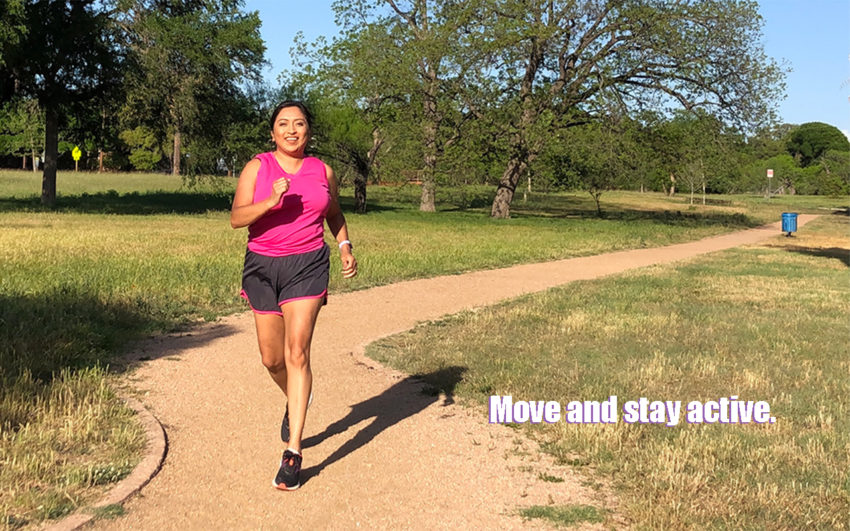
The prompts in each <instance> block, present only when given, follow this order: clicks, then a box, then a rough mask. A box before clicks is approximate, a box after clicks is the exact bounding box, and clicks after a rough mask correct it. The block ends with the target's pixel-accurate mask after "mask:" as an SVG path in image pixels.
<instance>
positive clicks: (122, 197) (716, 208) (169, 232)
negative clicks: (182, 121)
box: [0, 171, 847, 527]
mask: <svg viewBox="0 0 850 531" xmlns="http://www.w3.org/2000/svg"><path fill="white" fill-rule="evenodd" d="M40 179H41V177H40V175H38V174H33V173H31V172H16V171H7V172H3V171H0V227H2V228H3V230H2V231H0V323H2V327H1V328H0V380H2V382H3V383H4V385H3V386H2V388H0V430H2V432H1V433H0V521H2V522H5V524H6V525H7V526H11V527H18V526H20V525H24V524H27V523H28V522H29V523H32V522H37V521H39V520H40V519H43V518H46V517H55V516H59V515H61V514H64V513H67V512H69V511H71V510H73V509H74V508H75V507H77V506H80V505H85V503H86V501H87V500H89V499H91V498H92V497H93V496H95V495H96V493H97V489H100V488H102V485H103V483H104V482H105V481H106V480H104V479H103V478H108V479H109V480H114V479H118V478H120V477H121V476H122V475H123V474H124V473H126V471H128V470H130V469H131V468H132V465H133V462H132V457H130V456H129V454H122V453H116V454H115V455H114V456H113V457H109V458H108V460H107V462H100V461H98V462H97V463H95V462H93V461H91V459H90V458H87V457H85V456H87V455H88V456H91V455H94V454H92V452H93V448H94V447H93V446H92V444H94V443H92V442H91V441H90V440H88V439H86V438H85V437H83V438H82V439H81V440H80V441H79V444H77V443H76V442H75V443H71V442H69V441H66V440H65V439H62V438H61V437H60V436H59V435H57V430H61V429H62V428H61V427H62V426H73V425H76V424H77V423H87V422H91V423H92V424H93V425H97V426H101V428H100V430H101V432H100V436H101V439H99V440H98V443H97V444H102V445H103V446H104V447H110V446H111V447H115V446H117V445H119V444H120V445H123V446H126V447H127V448H130V449H132V448H135V447H136V446H134V444H138V438H139V437H140V434H139V433H137V432H134V431H133V428H132V426H133V424H132V420H131V414H130V412H129V411H127V410H125V409H122V408H121V407H120V406H119V405H117V404H118V402H117V401H116V399H115V398H114V396H113V395H111V394H109V393H111V391H110V390H109V389H110V385H111V384H109V379H110V378H112V377H111V376H110V375H109V373H108V372H107V371H105V370H104V369H103V368H104V367H105V366H106V365H107V364H109V363H110V362H113V361H114V359H115V357H116V355H117V354H120V353H121V352H122V351H123V349H125V348H126V346H127V345H128V344H129V342H131V341H132V340H134V339H137V338H140V337H143V336H145V335H147V334H155V333H162V332H164V331H168V330H174V329H176V328H179V327H183V326H187V325H190V324H191V323H193V322H194V321H196V320H197V319H213V318H215V317H216V316H220V315H223V314H227V313H231V312H234V311H243V310H245V309H246V306H245V304H244V302H243V301H242V300H241V299H240V298H239V297H238V291H239V283H240V275H241V265H242V259H243V256H244V247H245V239H246V231H245V230H244V229H242V230H238V231H234V230H232V229H231V228H230V227H229V223H228V216H229V207H230V201H231V195H232V190H233V186H234V184H235V180H233V179H218V180H216V181H214V182H205V183H202V184H201V185H200V186H197V187H195V188H187V187H186V186H184V185H183V182H182V181H181V180H180V179H179V178H173V177H170V176H164V175H143V174H103V175H98V174H93V173H79V174H76V173H73V172H61V173H60V174H59V177H58V191H59V197H58V200H57V208H56V209H55V210H48V209H45V208H43V207H41V206H40V204H39V199H38V196H39V192H40ZM418 193H419V192H418V189H417V188H415V187H411V186H404V187H371V188H370V190H369V194H370V195H369V197H370V202H369V204H370V212H369V213H368V214H366V215H353V214H348V216H347V217H348V221H349V227H350V230H351V236H352V240H353V241H354V242H355V246H356V249H355V251H356V254H357V258H358V261H359V263H360V274H359V276H358V277H357V278H356V279H354V280H353V281H343V280H342V279H341V276H340V274H339V264H338V263H337V262H335V261H332V270H331V278H332V280H331V286H330V290H331V294H333V293H339V292H342V291H347V290H352V289H362V288H366V287H371V286H376V285H380V284H386V283H390V282H395V281H398V280H404V279H411V278H419V277H427V276H433V275H438V274H453V273H460V272H463V271H469V270H474V269H483V268H494V267H502V266H507V265H512V264H517V263H522V262H533V261H543V260H550V259H556V258H565V257H571V256H580V255H589V254H596V253H600V252H605V251H610V250H616V249H627V248H635V247H648V246H657V245H665V244H669V243H676V242H681V241H686V240H693V239H697V238H701V237H705V236H709V235H713V234H718V233H721V232H728V231H731V230H738V229H742V228H748V227H752V226H755V225H758V224H761V223H763V222H766V221H773V220H776V219H778V214H779V213H780V212H782V211H783V210H788V209H796V210H797V211H800V212H804V211H812V212H822V211H823V210H821V209H828V208H837V207H841V206H846V204H847V200H846V198H840V199H835V198H802V197H800V198H781V200H780V199H777V200H775V201H773V202H770V203H767V202H763V201H759V200H758V198H748V197H741V198H737V197H733V198H713V201H712V203H713V204H711V205H708V206H706V207H703V206H701V205H700V206H697V207H688V205H687V204H686V203H687V201H686V200H685V199H684V198H678V197H677V198H672V199H671V198H666V197H664V196H662V195H658V194H637V193H619V192H618V193H610V194H605V195H604V196H603V208H604V209H605V212H606V215H605V217H604V218H603V219H598V218H597V217H596V214H595V206H594V204H593V202H592V201H591V200H590V198H589V196H586V194H585V195H582V194H532V195H531V196H530V197H529V200H528V202H527V203H523V202H522V200H521V198H520V197H518V198H517V200H516V201H515V203H514V210H513V211H514V215H513V218H512V219H509V220H491V219H489V218H488V217H487V212H488V211H489V201H490V198H491V197H492V193H493V190H492V189H489V188H483V187H477V188H476V187H468V188H462V189H461V188H444V189H440V190H439V193H438V201H439V212H438V213H436V214H433V213H432V214H426V213H420V212H418V210H417V208H416V207H417V198H418ZM342 195H343V196H342V198H341V202H342V204H343V208H344V209H348V210H350V207H351V205H352V204H353V201H352V198H351V190H350V189H344V190H343V193H342ZM66 368H70V369H73V371H72V372H65V373H63V372H62V371H63V369H66ZM79 371H83V372H79ZM78 374H85V378H82V379H81V380H79V382H78V381H77V380H75V378H78ZM68 382H77V383H73V385H76V386H82V388H81V389H80V390H79V392H75V393H67V392H64V391H62V389H64V388H66V387H67V386H68V385H72V384H71V383H68ZM63 386H65V387H63ZM104 393H106V394H104ZM39 397H40V398H39ZM87 397H101V398H99V399H98V400H99V402H98V403H99V404H102V408H101V409H92V408H89V409H86V407H87V406H86V404H88V403H89V402H90V401H91V400H93V399H92V398H87ZM84 410H85V411H88V413H86V414H88V415H90V417H91V418H89V417H85V416H84V415H83V414H82V413H80V412H81V411H84ZM110 434H113V435H110ZM35 440H38V441H41V443H39V444H42V443H43V447H42V449H40V450H36V446H33V445H35V444H36V443H34V442H33V441H35ZM132 441H136V442H135V443H134V442H132ZM132 453H133V452H132V451H131V452H130V454H132ZM22 455H27V456H30V457H28V458H27V459H20V458H18V457H16V456H22ZM98 455H103V456H106V455H108V453H106V452H101V451H100V450H98ZM105 459H106V457H105ZM27 460H29V461H31V462H29V463H27V462H25V461H27ZM80 466H83V467H86V466H88V467H94V468H90V469H86V470H91V472H90V473H88V472H87V473H78V472H71V471H68V470H76V469H75V468H74V467H78V468H79V467H80ZM68 467H70V468H68ZM48 469H50V470H55V471H56V472H55V473H52V474H42V472H43V471H44V470H48ZM28 470H29V471H30V472H29V473H28V472H27V471H28ZM63 470H65V471H64V472H63ZM100 470H111V471H114V473H112V472H110V473H107V474H104V473H101V472H98V471H100ZM110 474H111V475H110ZM69 478H70V479H69ZM45 508H47V509H45Z"/></svg>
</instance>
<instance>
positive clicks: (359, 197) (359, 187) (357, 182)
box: [354, 173, 366, 214]
mask: <svg viewBox="0 0 850 531" xmlns="http://www.w3.org/2000/svg"><path fill="white" fill-rule="evenodd" d="M354 212H356V213H357V214H365V213H366V176H365V175H361V174H360V173H357V175H355V176H354Z"/></svg>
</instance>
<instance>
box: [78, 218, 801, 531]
mask: <svg viewBox="0 0 850 531" xmlns="http://www.w3.org/2000/svg"><path fill="white" fill-rule="evenodd" d="M813 217H814V216H800V219H799V225H801V226H802V225H803V224H805V223H806V222H807V221H809V220H810V219H812V218H813ZM779 234H780V232H779V226H778V224H774V225H770V226H766V227H761V228H757V229H751V230H746V231H741V232H736V233H732V234H726V235H722V236H716V237H711V238H707V239H703V240H699V241H695V242H690V243H683V244H677V245H671V246H667V247H661V248H652V249H638V250H631V251H621V252H613V253H607V254H604V255H598V256H589V257H583V258H574V259H568V260H560V261H556V262H547V263H539V264H529V265H520V266H516V267H510V268H506V269H499V270H491V271H479V272H473V273H468V274H463V275H453V276H443V277H438V278H431V279H424V280H413V281H407V282H400V283H398V284H393V285H388V286H383V287H378V288H374V289H369V290H365V291H358V292H353V293H346V294H341V295H334V296H332V297H331V300H330V304H329V305H328V306H327V307H325V308H324V309H323V310H322V312H321V314H320V316H319V322H318V324H317V329H316V333H315V336H314V341H313V356H312V358H313V371H314V390H315V400H314V402H313V405H312V407H311V408H310V411H309V415H308V417H307V426H306V430H305V437H306V439H305V449H304V471H303V472H302V476H303V477H302V484H303V485H302V488H301V489H300V490H298V491H295V492H281V491H277V490H275V489H274V488H272V486H271V480H272V477H273V476H274V474H275V472H276V471H277V466H278V463H279V459H280V454H281V450H282V447H281V443H280V440H279V426H280V418H281V414H282V412H283V401H282V398H281V395H280V392H279V391H278V390H277V388H276V387H275V386H274V385H273V383H272V381H271V379H270V378H269V376H268V374H267V373H266V371H265V369H264V368H263V367H262V365H261V363H260V359H259V353H258V349H257V345H256V336H255V331H254V327H253V318H252V316H251V314H250V313H242V314H239V315H233V316H229V317H227V318H223V319H220V320H218V321H216V322H215V323H211V324H208V325H204V326H202V327H200V328H199V329H197V330H194V331H192V332H191V333H185V334H176V335H170V336H164V337H160V338H156V339H152V340H150V341H146V342H145V343H143V344H142V345H141V346H140V347H139V348H138V349H137V350H136V352H135V353H134V354H133V359H135V360H141V363H139V366H138V367H137V368H136V369H135V370H134V371H133V372H131V373H130V375H129V377H128V380H129V385H130V387H131V388H133V389H134V390H136V391H137V392H138V394H139V396H140V399H141V400H142V401H143V402H144V403H145V404H146V405H147V407H148V408H149V409H150V410H151V411H152V412H153V413H154V415H156V416H157V418H158V419H159V420H160V422H161V423H162V425H163V426H164V428H165V430H166V433H167V436H168V454H167V457H166V459H165V462H164V464H163V466H162V469H161V470H160V472H159V474H158V475H157V476H156V477H154V478H153V480H152V481H151V482H150V483H149V484H148V485H146V486H145V487H144V488H143V489H142V491H141V492H140V494H138V495H136V496H135V497H133V498H132V499H130V500H129V501H128V502H127V503H125V509H126V514H125V516H123V517H120V518H117V519H114V520H100V521H97V522H95V523H94V524H93V525H92V526H90V527H89V528H96V529H142V530H160V529H181V530H188V529H282V528H295V529H352V528H357V527H360V528H363V529H405V528H415V529H434V528H457V527H461V528H483V529H511V528H520V527H522V528H529V527H544V526H545V524H544V523H542V522H539V521H531V522H524V521H523V520H522V519H521V518H519V517H518V516H517V510H518V508H520V507H523V506H530V505H548V504H552V503H554V504H558V505H566V504H576V503H580V504H593V505H596V506H597V507H605V508H609V509H616V500H615V499H614V498H613V497H612V496H611V495H610V494H606V493H604V492H598V491H594V490H592V489H590V488H588V487H587V486H584V484H583V482H582V480H581V477H580V476H578V474H577V473H576V472H575V471H573V470H572V469H570V468H569V467H559V466H556V465H554V464H553V463H552V462H551V460H550V459H548V458H547V457H546V456H545V455H544V454H542V452H539V451H538V450H537V447H536V445H535V443H534V442H533V441H530V440H529V439H528V438H526V437H525V436H524V435H522V434H521V433H520V432H517V431H515V430H512V429H510V428H507V427H505V426H499V425H489V424H488V422H487V418H486V415H485V414H482V412H481V411H472V410H470V409H468V408H462V407H460V406H458V405H455V404H453V403H452V400H451V397H446V396H439V397H436V396H429V395H428V394H425V393H422V392H421V384H419V383H417V382H416V381H415V380H414V379H412V378H408V377H406V376H405V375H403V374H401V373H398V372H395V371H393V370H390V369H387V368H384V367H381V366H379V365H377V364H375V363H373V362H371V361H369V360H368V359H366V358H365V357H364V356H363V355H362V353H363V347H364V346H365V345H366V344H367V343H369V342H372V341H374V340H375V339H377V338H380V337H382V336H386V335H388V334H393V333H396V332H400V331H403V330H406V329H409V328H411V327H413V326H414V325H415V324H416V323H417V322H419V321H422V320H428V319H435V318H438V317H440V316H442V315H445V314H449V313H455V312H458V311H460V310H463V309H468V308H472V307H476V306H484V305H488V304H493V303H495V302H497V301H499V300H502V299H505V298H508V297H515V296H518V295H521V294H524V293H529V292H534V291H540V290H543V289H546V288H549V287H552V286H557V285H560V284H564V283H567V282H571V281H574V280H582V279H591V278H597V277H601V276H604V275H610V274H614V273H619V272H622V271H626V270H629V269H634V268H638V267H643V266H648V265H653V264H662V263H669V262H674V261H677V260H683V259H687V258H691V257H694V256H697V255H700V254H704V253H708V252H712V251H719V250H723V249H728V248H731V247H736V246H739V245H745V244H753V243H757V242H759V241H762V240H765V239H767V238H770V237H774V236H777V235H779ZM543 471H546V473H547V474H548V475H554V476H559V477H562V478H564V479H565V481H563V482H560V483H552V482H544V481H542V480H541V479H540V477H539V476H540V474H541V472H543ZM588 527H592V526H588Z"/></svg>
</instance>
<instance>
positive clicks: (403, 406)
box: [301, 367, 467, 484]
mask: <svg viewBox="0 0 850 531" xmlns="http://www.w3.org/2000/svg"><path fill="white" fill-rule="evenodd" d="M466 370H467V369H466V367H446V368H443V369H440V370H438V371H434V372H431V373H428V374H419V375H415V376H408V377H407V378H405V379H403V380H401V381H400V382H398V383H396V384H395V385H393V386H392V387H390V388H389V389H387V390H386V391H384V392H383V393H381V394H380V395H378V396H374V397H372V398H369V399H368V400H364V401H363V402H360V403H359V404H355V405H353V406H352V407H351V411H349V413H348V415H346V416H345V417H343V418H341V419H340V420H338V421H336V422H334V423H333V424H331V425H330V426H328V427H327V428H325V431H323V432H322V433H319V434H317V435H313V436H311V437H308V438H307V439H305V440H304V442H303V446H304V447H305V448H308V447H310V446H316V445H318V444H321V443H322V442H323V441H325V440H326V439H328V438H330V437H333V436H334V435H338V434H340V433H343V432H345V431H346V430H347V429H349V428H350V427H352V426H355V425H357V424H359V423H361V422H363V421H364V420H366V419H370V418H374V420H373V421H372V423H371V424H369V425H368V426H366V427H365V428H363V429H361V430H360V431H359V432H357V434H356V435H355V436H354V437H352V438H351V439H349V440H348V441H346V442H345V444H343V445H342V446H340V447H339V448H337V449H336V451H334V452H333V453H332V454H331V455H329V456H328V457H327V459H325V460H324V461H323V462H321V463H319V464H317V465H315V466H312V467H310V468H306V469H304V470H302V471H301V482H302V484H303V483H305V482H306V481H309V480H310V479H311V478H313V477H315V476H318V475H319V474H321V472H322V470H324V469H325V467H327V466H329V465H332V464H333V463H335V462H337V461H339V460H340V459H342V458H343V457H345V456H347V455H349V454H350V453H352V452H355V451H356V450H357V449H359V448H361V447H363V446H364V445H366V444H367V443H368V442H369V441H371V440H372V439H374V438H375V437H376V436H377V435H378V434H379V433H381V432H382V431H384V430H385V429H387V428H389V427H390V426H392V425H394V424H396V423H398V422H399V421H401V420H404V419H406V418H407V417H411V416H413V415H416V414H417V413H419V412H420V411H422V410H423V409H425V408H426V407H428V406H430V405H431V404H433V403H434V402H436V401H437V400H439V394H440V393H443V394H444V395H445V399H444V400H443V405H444V406H447V405H449V404H453V403H454V389H455V387H456V386H457V384H458V382H460V380H461V378H462V377H463V373H464V372H466ZM423 383H424V384H425V387H424V388H423Z"/></svg>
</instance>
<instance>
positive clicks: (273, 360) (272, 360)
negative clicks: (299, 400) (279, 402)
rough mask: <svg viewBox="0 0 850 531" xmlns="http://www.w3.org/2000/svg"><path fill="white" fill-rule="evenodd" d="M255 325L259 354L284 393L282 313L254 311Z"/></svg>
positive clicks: (284, 362) (284, 337)
mask: <svg viewBox="0 0 850 531" xmlns="http://www.w3.org/2000/svg"><path fill="white" fill-rule="evenodd" d="M254 322H255V323H256V325H257V342H258V343H259V344H260V356H262V358H263V365H265V367H266V369H268V371H269V374H270V375H271V377H272V380H274V382H275V383H276V384H277V385H278V387H280V390H281V391H283V394H284V395H285V394H286V361H285V359H284V356H285V347H284V345H285V344H286V333H285V327H284V321H283V316H282V315H276V314H273V313H254Z"/></svg>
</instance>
